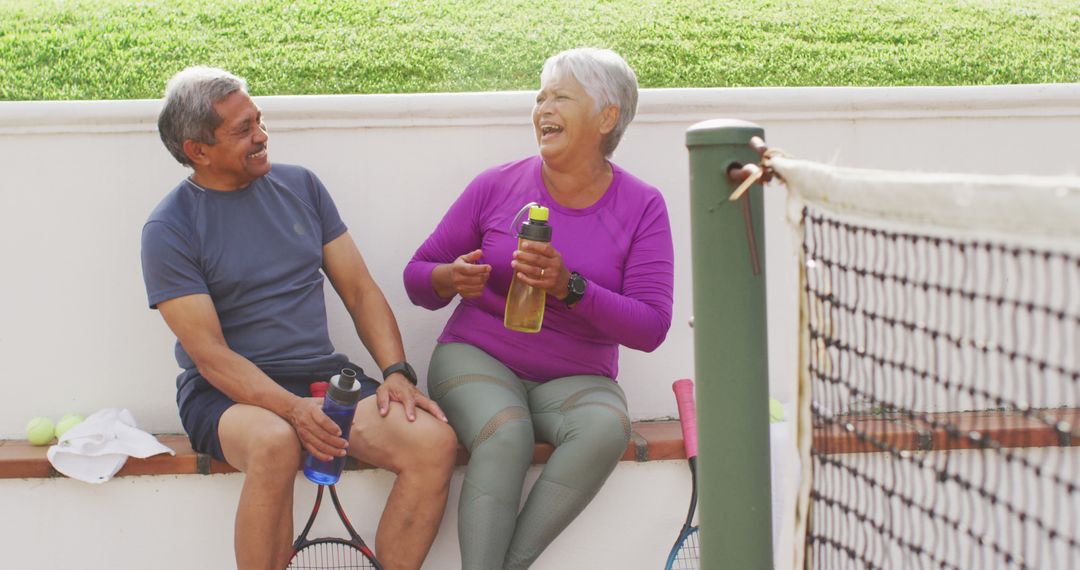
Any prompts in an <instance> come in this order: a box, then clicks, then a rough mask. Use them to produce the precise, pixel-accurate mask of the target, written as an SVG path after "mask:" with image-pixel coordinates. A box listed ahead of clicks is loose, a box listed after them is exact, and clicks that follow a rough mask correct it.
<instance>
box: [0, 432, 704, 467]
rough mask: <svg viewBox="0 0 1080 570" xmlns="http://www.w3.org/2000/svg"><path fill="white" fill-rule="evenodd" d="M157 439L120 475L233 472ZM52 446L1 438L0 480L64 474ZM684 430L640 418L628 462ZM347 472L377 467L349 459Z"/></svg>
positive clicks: (672, 443)
mask: <svg viewBox="0 0 1080 570" xmlns="http://www.w3.org/2000/svg"><path fill="white" fill-rule="evenodd" d="M157 438H158V441H160V442H161V443H162V444H164V445H165V446H166V447H168V448H170V449H172V450H173V451H175V452H176V455H175V456H173V455H164V454H162V455H155V456H153V457H149V458H146V459H134V458H132V459H128V460H127V462H126V463H124V467H123V468H122V469H121V470H120V472H119V473H117V474H116V476H117V477H127V476H135V475H200V474H201V475H209V474H212V473H234V472H235V471H236V470H235V469H233V468H232V467H231V466H230V465H228V464H227V463H224V462H221V461H218V460H216V459H213V458H211V457H210V456H209V455H206V454H203V453H197V452H196V451H194V450H193V449H191V444H190V443H189V442H188V438H187V436H186V435H182V434H159V435H157ZM48 449H49V446H36V445H30V443H29V442H27V441H24V440H0V479H27V478H43V477H61V476H62V475H60V473H57V472H56V471H55V470H54V469H53V468H52V465H51V464H50V463H49V460H48V459H47V458H46V456H45V454H46V452H47V451H48ZM553 451H554V448H553V447H552V446H551V445H549V444H546V443H538V444H536V447H535V448H534V450H533V463H534V464H540V463H546V462H547V460H548V458H549V457H551V454H552V452H553ZM685 458H686V451H685V449H684V448H683V441H682V431H681V429H680V428H679V422H675V421H665V422H637V423H635V424H634V426H633V432H632V433H631V436H630V444H629V445H627V447H626V452H625V453H623V457H622V460H623V461H639V462H640V461H659V460H663V459H685ZM468 462H469V453H468V451H466V450H465V448H464V447H461V446H460V445H459V446H458V465H465V464H467V463H468ZM345 469H347V470H357V469H372V467H371V466H370V465H365V464H363V463H360V462H358V461H356V460H355V459H353V458H349V460H348V462H347V463H346V465H345Z"/></svg>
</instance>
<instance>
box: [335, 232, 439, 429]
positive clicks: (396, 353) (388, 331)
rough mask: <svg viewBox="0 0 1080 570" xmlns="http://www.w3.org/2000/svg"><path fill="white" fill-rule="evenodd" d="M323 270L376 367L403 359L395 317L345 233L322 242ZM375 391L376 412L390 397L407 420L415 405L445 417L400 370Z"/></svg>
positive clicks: (386, 407)
mask: <svg viewBox="0 0 1080 570" xmlns="http://www.w3.org/2000/svg"><path fill="white" fill-rule="evenodd" d="M323 270H324V271H325V272H326V275H327V277H329V278H330V283H331V284H332V285H333V286H334V290H335V291H337V293H338V295H339V296H341V300H342V302H344V304H345V308H346V309H347V310H348V311H349V315H350V316H351V317H352V321H353V326H355V328H356V333H357V334H358V335H359V336H360V341H361V342H363V343H364V347H365V348H367V350H368V352H369V353H371V357H372V358H374V359H375V363H376V364H377V365H378V366H379V370H383V369H385V368H386V367H387V366H390V365H391V364H394V363H396V362H401V361H402V360H405V349H404V347H403V345H402V342H401V331H400V330H399V329H398V325H397V319H395V318H394V313H393V311H391V310H390V304H389V303H387V302H386V297H385V296H384V295H383V293H382V290H381V289H379V286H378V285H377V284H376V283H375V280H374V279H373V278H372V277H371V273H370V272H369V271H368V268H367V264H366V263H364V258H363V256H361V255H360V250H359V249H358V248H357V247H356V243H355V242H354V241H353V239H352V237H351V236H350V235H349V234H348V233H344V234H342V235H341V236H339V237H338V238H337V239H335V240H333V241H331V242H330V243H328V244H326V245H325V246H323ZM377 395H378V402H379V413H381V414H382V415H384V416H385V415H386V414H387V413H388V412H389V409H390V401H391V400H393V401H398V402H401V403H402V404H403V405H404V406H405V414H406V416H407V417H408V418H409V419H410V420H413V419H415V418H416V413H415V407H416V406H420V407H421V408H423V409H425V410H427V411H428V412H429V413H431V414H432V415H434V416H435V417H437V418H439V419H441V420H443V421H445V420H446V415H445V414H443V412H442V410H441V409H439V406H438V405H437V404H436V403H435V402H434V401H432V400H430V399H428V398H427V397H426V396H424V395H423V394H422V393H421V392H420V391H419V390H418V389H416V387H414V386H413V385H412V383H411V382H409V381H408V380H406V379H405V377H404V376H403V375H401V374H392V375H391V376H390V377H389V378H387V379H386V382H385V383H384V384H383V385H382V386H381V387H380V388H379V391H378V393H377Z"/></svg>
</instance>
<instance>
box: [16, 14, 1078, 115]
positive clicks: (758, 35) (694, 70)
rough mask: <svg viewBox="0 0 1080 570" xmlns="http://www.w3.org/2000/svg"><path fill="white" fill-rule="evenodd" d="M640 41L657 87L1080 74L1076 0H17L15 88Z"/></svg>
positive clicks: (337, 75) (489, 57)
mask: <svg viewBox="0 0 1080 570" xmlns="http://www.w3.org/2000/svg"><path fill="white" fill-rule="evenodd" d="M580 45H594V46H603V47H610V48H612V49H615V50H616V51H618V52H620V53H622V54H623V55H624V57H626V58H627V60H628V61H629V62H630V64H631V65H632V66H633V67H634V68H635V70H636V71H637V73H638V77H639V80H640V83H641V85H642V86H643V87H730V86H780V85H786V86H804V85H988V84H1010V83H1060V82H1075V81H1078V80H1080V2H1077V1H1076V0H1016V1H991V0H981V1H980V0H954V1H949V0H877V1H874V0H792V1H787V2H784V1H779V0H744V1H741V2H739V1H735V0H614V1H603V0H596V1H591V2H584V1H572V0H556V1H550V0H530V1H525V0H501V1H500V0H445V1H441V2H434V1H419V0H413V1H408V0H400V1H391V0H366V1H359V0H358V1H355V2H332V1H329V0H309V1H301V0H296V1H290V0H247V1H224V0H168V1H165V0H145V1H140V2H132V1H120V0H0V100H37V99H136V98H156V97H160V96H161V93H162V89H163V87H164V83H165V81H166V80H167V79H168V77H169V76H171V75H172V74H173V73H175V72H176V71H178V70H180V69H182V68H183V67H185V66H187V65H191V64H195V63H202V64H209V65H217V66H221V67H225V68H227V69H229V70H231V71H234V72H236V73H238V74H239V75H242V76H244V77H246V78H247V79H248V81H249V83H250V85H251V89H252V92H253V93H255V94H260V95H268V94H275V95H283V94H314V93H323V94H329V93H407V92H452V91H490V90H514V89H533V88H535V87H536V85H537V75H538V72H539V69H540V66H541V64H542V62H543V60H544V58H545V57H547V56H548V55H551V54H552V53H555V52H557V51H559V50H561V49H564V48H568V47H575V46H580Z"/></svg>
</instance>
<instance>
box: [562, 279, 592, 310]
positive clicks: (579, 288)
mask: <svg viewBox="0 0 1080 570" xmlns="http://www.w3.org/2000/svg"><path fill="white" fill-rule="evenodd" d="M588 284H589V282H588V281H586V280H585V278H584V277H582V276H581V274H580V273H578V272H577V271H572V272H571V273H570V281H567V282H566V290H567V291H568V293H567V294H566V298H565V299H563V303H566V306H567V307H573V306H574V303H577V302H578V301H580V300H581V297H582V296H583V295H585V286H586V285H588Z"/></svg>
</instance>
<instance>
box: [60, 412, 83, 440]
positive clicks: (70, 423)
mask: <svg viewBox="0 0 1080 570" xmlns="http://www.w3.org/2000/svg"><path fill="white" fill-rule="evenodd" d="M83 419H84V418H83V417H82V416H80V415H79V414H64V417H62V418H60V421H58V422H56V437H57V438H59V437H60V436H62V435H64V432H66V431H67V430H69V429H71V428H73V427H75V426H77V425H79V424H80V423H81V422H82V421H83Z"/></svg>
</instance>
